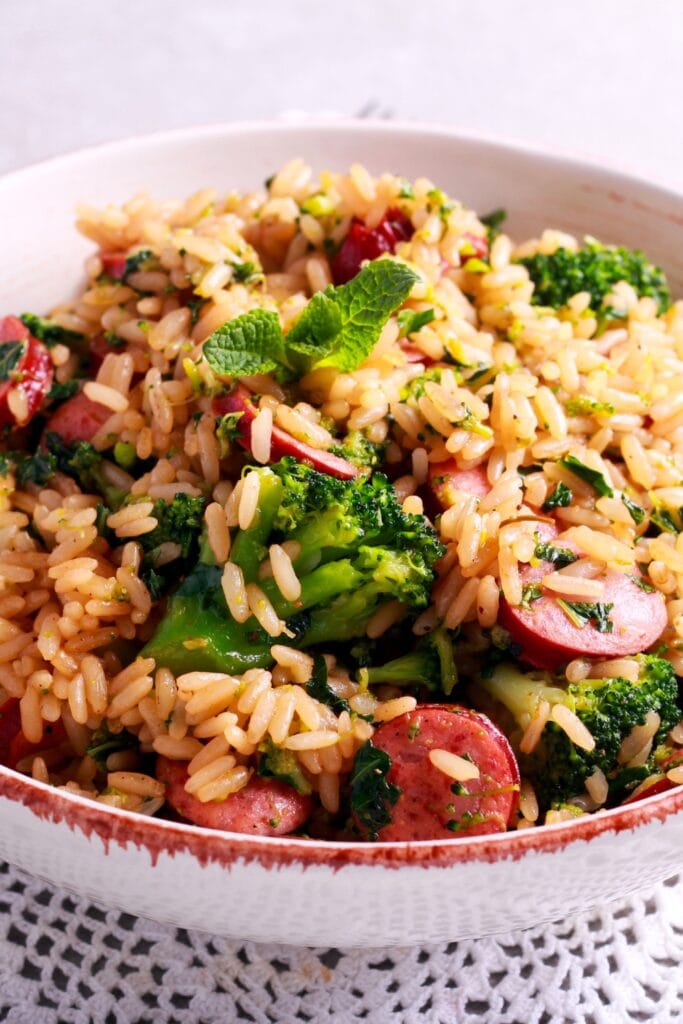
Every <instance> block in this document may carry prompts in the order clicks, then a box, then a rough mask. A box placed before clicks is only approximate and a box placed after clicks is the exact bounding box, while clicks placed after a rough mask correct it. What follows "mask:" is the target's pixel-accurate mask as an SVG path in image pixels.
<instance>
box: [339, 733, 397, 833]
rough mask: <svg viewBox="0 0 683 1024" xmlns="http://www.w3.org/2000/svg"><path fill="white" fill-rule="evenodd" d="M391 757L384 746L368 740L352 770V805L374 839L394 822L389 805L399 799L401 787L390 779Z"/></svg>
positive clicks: (359, 819) (358, 753)
mask: <svg viewBox="0 0 683 1024" xmlns="http://www.w3.org/2000/svg"><path fill="white" fill-rule="evenodd" d="M390 769H391V758H390V757H389V755H388V754H387V753H386V751H384V750H380V749H379V747H375V746H373V744H372V742H371V741H370V740H367V742H366V743H364V744H363V746H362V747H360V749H359V750H358V751H357V753H356V756H355V759H354V762H353V771H352V772H351V779H350V787H351V808H352V809H353V811H354V813H355V815H356V818H357V819H358V821H359V822H360V824H361V826H362V827H363V828H364V830H365V831H366V832H367V834H368V837H369V838H370V839H377V836H378V835H379V831H380V829H382V828H384V826H385V825H389V824H391V812H390V810H389V808H390V807H391V806H393V804H395V803H396V801H397V800H398V798H399V796H400V795H401V790H400V789H399V787H398V786H395V785H394V784H393V783H392V782H387V775H388V773H389V771H390Z"/></svg>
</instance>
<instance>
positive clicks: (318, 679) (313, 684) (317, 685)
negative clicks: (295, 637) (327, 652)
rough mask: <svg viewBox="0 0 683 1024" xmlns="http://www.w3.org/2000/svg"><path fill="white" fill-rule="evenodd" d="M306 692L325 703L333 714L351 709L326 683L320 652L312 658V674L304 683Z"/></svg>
mask: <svg viewBox="0 0 683 1024" xmlns="http://www.w3.org/2000/svg"><path fill="white" fill-rule="evenodd" d="M306 693H307V694H308V696H309V697H313V699H314V700H317V701H320V703H321V704H326V705H327V707H328V708H331V709H332V711H334V713H335V715H339V714H341V712H342V711H348V712H350V711H351V707H350V705H349V702H348V701H347V700H345V699H344V698H343V697H338V696H337V694H336V693H335V692H334V690H333V689H332V687H331V686H330V684H329V683H328V681H327V665H326V664H325V659H324V658H323V656H322V654H316V656H315V658H314V660H313V674H312V676H311V678H310V679H309V680H308V682H307V683H306Z"/></svg>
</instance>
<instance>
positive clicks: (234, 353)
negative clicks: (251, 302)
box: [204, 309, 284, 377]
mask: <svg viewBox="0 0 683 1024" xmlns="http://www.w3.org/2000/svg"><path fill="white" fill-rule="evenodd" d="M283 357H284V353H283V348H282V329H281V327H280V321H279V319H278V315H277V313H271V312H270V311H269V310H266V309H252V310H250V311H249V312H248V313H243V314H242V316H238V317H235V319H234V320H228V322H227V323H225V324H223V326H222V327H219V328H218V330H217V331H214V333H213V334H212V335H211V337H210V338H207V340H206V342H205V344H204V358H205V359H206V361H207V362H208V364H209V366H210V367H211V369H212V370H213V371H214V373H216V374H218V376H219V377H247V376H249V375H251V374H255V373H272V372H273V371H274V370H277V369H278V368H279V367H280V366H281V365H282V362H283Z"/></svg>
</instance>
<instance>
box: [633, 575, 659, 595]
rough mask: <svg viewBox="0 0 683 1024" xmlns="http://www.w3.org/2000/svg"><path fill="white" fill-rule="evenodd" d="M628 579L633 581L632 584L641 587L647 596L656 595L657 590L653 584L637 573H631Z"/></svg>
mask: <svg viewBox="0 0 683 1024" xmlns="http://www.w3.org/2000/svg"><path fill="white" fill-rule="evenodd" d="M628 578H629V579H630V580H631V582H632V583H635V585H636V586H637V587H640V589H641V590H642V591H643V593H645V594H654V592H655V590H656V589H657V588H656V587H655V586H653V585H652V583H650V581H649V580H646V579H645V577H644V576H638V575H637V574H635V573H633V574H631V573H629V576H628Z"/></svg>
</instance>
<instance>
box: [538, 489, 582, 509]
mask: <svg viewBox="0 0 683 1024" xmlns="http://www.w3.org/2000/svg"><path fill="white" fill-rule="evenodd" d="M573 497H574V495H573V494H572V492H571V489H570V488H569V487H567V485H566V484H563V483H562V481H560V482H559V484H557V486H556V487H555V489H554V490H553V491H552V493H551V494H549V495H548V497H547V498H546V499H545V501H544V502H543V504H542V506H541V508H542V510H543V511H544V512H550V511H551V509H554V508H566V507H567V506H568V505H571V503H572V498H573Z"/></svg>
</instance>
